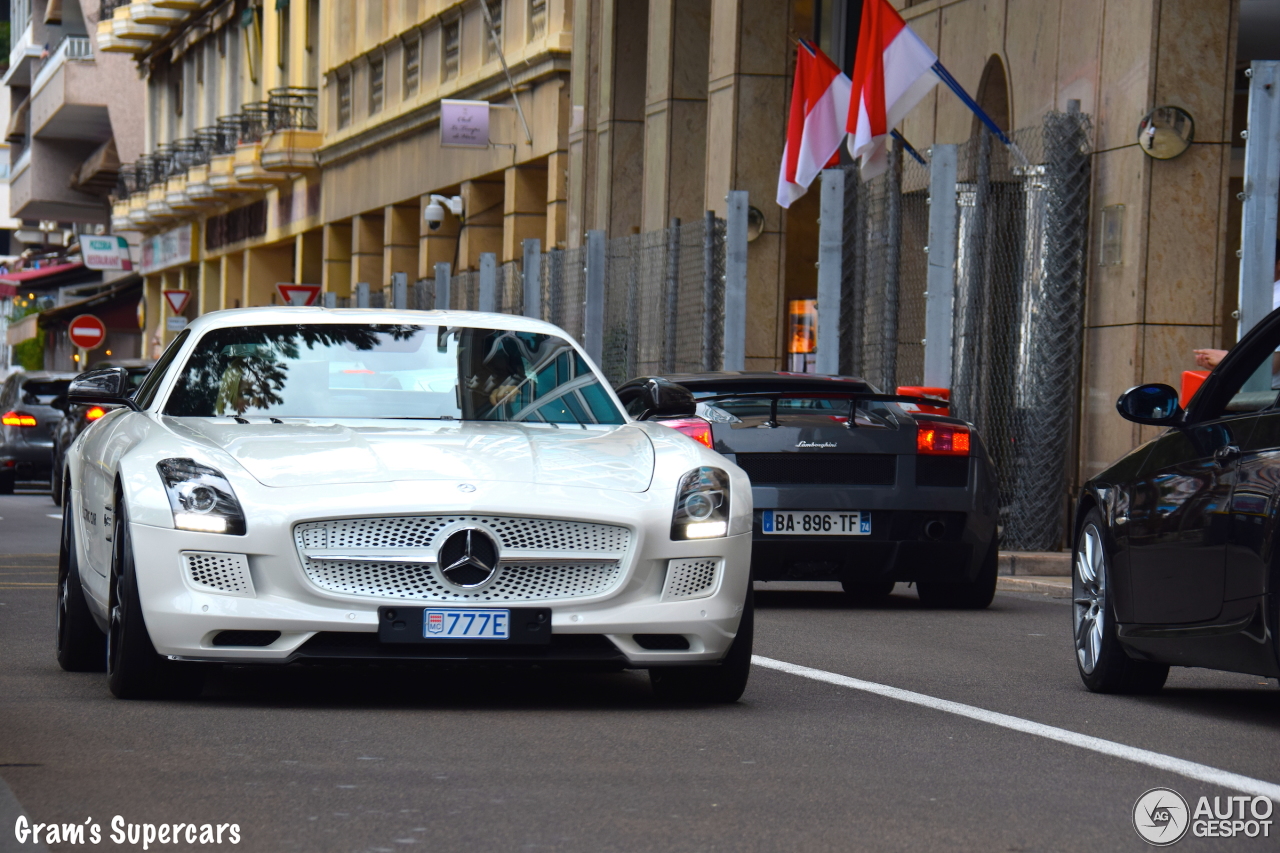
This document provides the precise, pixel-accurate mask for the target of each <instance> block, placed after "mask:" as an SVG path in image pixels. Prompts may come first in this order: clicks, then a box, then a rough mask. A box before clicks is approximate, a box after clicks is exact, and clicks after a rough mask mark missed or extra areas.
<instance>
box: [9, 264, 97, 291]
mask: <svg viewBox="0 0 1280 853" xmlns="http://www.w3.org/2000/svg"><path fill="white" fill-rule="evenodd" d="M83 266H84V264H82V263H80V262H79V261H76V262H75V263H73V264H54V265H53V266H51V267H41V268H40V269H38V270H23V271H22V272H10V273H5V274H4V275H0V287H3V286H4V285H6V284H22V283H23V282H27V281H34V280H36V279H41V278H44V277H45V276H47V275H57V274H58V273H60V272H70V271H71V270H76V269H80V268H81V267H83Z"/></svg>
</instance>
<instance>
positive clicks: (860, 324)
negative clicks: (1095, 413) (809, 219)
mask: <svg viewBox="0 0 1280 853" xmlns="http://www.w3.org/2000/svg"><path fill="white" fill-rule="evenodd" d="M1088 129H1089V127H1088V120H1087V119H1086V118H1085V117H1084V116H1082V115H1080V114H1078V113H1071V114H1067V113H1050V114H1049V115H1047V116H1046V117H1045V120H1044V123H1043V124H1042V125H1041V126H1040V127H1035V128H1029V129H1025V130H1022V131H1019V132H1017V133H1014V134H1013V135H1012V136H1013V139H1014V142H1015V144H1016V145H1017V147H1018V149H1019V150H1020V151H1021V152H1022V154H1023V155H1024V156H1025V158H1026V160H1027V161H1028V163H1029V164H1024V163H1023V162H1022V160H1021V159H1020V158H1019V157H1018V156H1017V154H1016V153H1015V152H1013V151H1012V150H1010V149H1008V148H1006V147H1005V146H1004V145H1002V144H1001V143H1000V142H999V141H997V140H994V138H993V137H992V136H991V135H990V134H988V133H986V132H985V131H984V132H983V133H982V134H981V135H980V136H978V137H976V138H974V139H971V140H970V141H969V142H967V143H966V144H964V145H962V146H960V147H959V151H958V152H957V154H958V158H957V159H958V163H957V182H956V199H957V209H956V219H955V222H956V228H955V235H956V237H955V238H956V247H955V248H956V254H955V259H956V260H955V267H954V276H955V291H954V294H955V295H954V302H953V304H952V306H951V315H952V317H953V328H952V333H951V359H952V363H951V381H950V383H949V387H950V389H951V402H952V410H951V411H952V414H954V415H956V416H957V417H961V418H964V419H966V420H969V421H971V422H973V423H974V424H975V425H976V426H977V428H978V430H979V431H980V433H981V434H982V437H983V440H984V441H985V442H986V445H987V447H988V449H989V450H990V452H991V455H992V457H993V459H994V461H995V465H996V469H997V472H998V475H999V480H1000V513H1001V521H1002V523H1003V525H1004V537H1003V541H1004V545H1005V547H1008V548H1015V549H1023V550H1049V549H1054V548H1057V547H1060V546H1061V544H1062V542H1063V540H1064V530H1065V528H1064V525H1063V522H1064V519H1065V517H1066V511H1065V508H1066V498H1067V477H1068V470H1069V467H1070V462H1071V448H1072V447H1073V446H1074V441H1075V435H1074V429H1075V423H1076V411H1075V409H1076V401H1077V398H1078V395H1079V362H1080V351H1081V340H1082V335H1083V294H1084V279H1085V251H1086V244H1087V240H1088V211H1089V184H1090V162H1089V156H1088V153H1089V151H1088ZM929 179H930V171H929V167H928V166H927V165H922V164H920V163H918V162H916V161H915V160H914V159H912V158H910V157H909V156H906V155H903V154H900V153H898V152H897V151H896V150H895V152H894V155H893V156H892V157H891V168H890V171H889V172H888V173H887V174H886V175H883V176H881V177H879V178H876V179H875V180H873V181H870V182H868V183H865V184H864V183H862V181H861V180H860V179H859V177H858V175H857V171H856V168H849V169H847V170H846V174H845V199H846V204H845V215H844V233H845V234H846V235H848V236H849V239H846V240H845V243H844V252H843V266H842V279H843V281H842V291H841V303H840V304H841V317H840V325H839V328H840V368H841V372H842V373H849V374H854V375H861V376H863V377H864V378H866V379H868V380H869V381H871V382H873V383H875V384H877V385H880V386H881V387H883V388H885V389H887V390H892V389H893V388H895V387H896V386H899V385H922V384H924V350H925V332H924V330H925V310H926V304H927V293H926V291H927V289H928V285H927V276H928V250H929V249H928V243H929Z"/></svg>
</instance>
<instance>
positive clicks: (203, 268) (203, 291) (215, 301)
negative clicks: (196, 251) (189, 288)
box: [196, 259, 223, 315]
mask: <svg viewBox="0 0 1280 853" xmlns="http://www.w3.org/2000/svg"><path fill="white" fill-rule="evenodd" d="M222 307H223V305H222V264H221V262H219V261H218V260H216V259H215V260H212V261H201V262H200V304H199V305H197V306H196V313H197V315H199V314H208V313H209V312H210V311H217V310H218V309H219V308H222Z"/></svg>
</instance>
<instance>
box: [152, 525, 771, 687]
mask: <svg viewBox="0 0 1280 853" xmlns="http://www.w3.org/2000/svg"><path fill="white" fill-rule="evenodd" d="M390 511H391V510H390V509H388V512H389V513H390ZM366 514H369V515H373V513H372V512H369V513H366ZM398 514H403V513H398ZM506 514H510V513H506ZM635 517H636V516H635V515H632V516H631V519H632V526H634V519H635ZM590 520H593V521H596V520H598V521H607V522H608V523H618V519H616V518H607V519H605V518H593V519H590ZM665 527H669V522H666V524H665V526H664V529H665ZM130 531H131V535H132V538H133V546H134V556H135V565H136V566H137V574H138V590H139V595H140V597H141V600H142V611H143V617H144V619H145V621H146V625H147V630H148V632H149V633H150V635H151V641H152V643H153V644H154V645H155V648H156V651H157V652H159V653H160V654H163V655H168V656H171V657H175V658H179V659H184V660H199V661H219V662H229V663H245V664H249V663H253V664H260V663H275V664H284V663H290V662H293V661H295V660H304V659H320V660H386V659H395V660H531V661H538V660H562V661H578V660H580V661H600V660H617V661H622V662H625V664H626V665H629V666H633V667H649V666H662V665H683V664H701V663H714V662H715V661H718V660H719V659H721V658H722V657H723V656H724V655H725V653H726V652H727V651H728V649H729V646H730V644H731V643H732V641H733V638H734V636H735V634H736V633H737V630H738V622H739V620H740V618H741V615H742V608H743V603H744V601H745V600H746V595H747V585H748V584H749V583H750V573H749V566H750V561H751V536H750V534H742V535H738V536H730V537H726V538H723V539H708V540H701V541H689V542H673V541H671V540H670V539H669V537H667V536H666V535H655V534H649V535H646V534H647V531H646V530H645V529H644V528H643V527H640V528H638V529H635V531H634V534H633V535H634V544H633V546H632V551H631V553H630V555H629V556H628V558H627V562H626V571H625V575H624V578H623V580H622V582H621V583H620V584H619V585H618V586H616V587H615V588H614V589H613V590H612V591H609V592H607V593H605V594H603V595H600V596H595V597H592V598H575V599H565V600H544V601H529V602H514V601H513V602H510V604H512V605H517V604H519V605H521V606H524V605H529V606H537V607H548V608H550V609H551V619H552V642H551V644H550V645H549V646H506V645H505V644H503V646H502V648H504V649H505V652H504V651H501V650H500V649H498V648H496V647H495V644H492V643H490V644H484V643H481V644H475V645H472V644H467V645H457V644H449V645H448V646H445V645H443V644H442V645H431V644H425V645H420V644H413V645H399V644H396V645H391V644H382V643H379V642H378V640H377V625H378V606H379V605H406V604H415V605H417V604H424V603H426V604H440V605H444V606H460V605H457V604H453V603H448V604H446V603H445V602H423V601H417V600H413V601H410V600H405V599H388V598H381V597H371V596H354V595H342V594H337V593H332V592H328V591H325V590H322V589H320V588H318V587H316V586H314V585H313V584H311V582H310V581H309V580H307V578H306V575H305V573H304V572H303V568H302V565H301V560H300V559H299V557H298V552H297V550H296V549H295V546H294V542H293V536H292V523H281V524H270V523H256V524H255V523H253V521H251V522H250V531H249V533H247V534H246V535H245V536H224V535H218V534H207V533H194V532H189V531H184V530H174V529H169V528H159V527H153V526H150V525H145V524H139V523H136V522H134V523H131V525H130ZM183 551H212V552H223V553H235V554H245V555H247V557H248V563H249V570H250V573H251V575H252V581H253V587H254V595H253V596H252V597H243V596H232V595H221V594H214V593H209V592H206V591H201V590H197V589H195V588H193V585H192V584H191V583H190V582H189V580H188V577H187V573H186V571H185V568H184V564H183V560H182V557H181V552H183ZM690 558H720V559H721V560H722V563H721V568H720V572H719V578H718V580H717V582H716V585H715V587H714V590H713V591H712V593H711V594H710V595H708V596H706V597H703V598H696V599H687V600H679V601H667V600H663V598H662V588H663V581H664V578H665V574H666V569H667V563H668V561H669V560H672V559H690ZM461 606H465V605H461ZM481 606H485V607H493V606H503V605H502V604H494V603H486V604H483V605H481ZM223 631H273V632H274V631H278V632H280V636H279V637H278V638H277V639H276V640H275V641H274V642H272V643H270V645H267V646H257V647H237V646H223V645H214V642H213V641H214V637H215V636H217V635H218V634H220V633H221V632H223ZM637 634H640V635H644V634H679V635H682V636H683V637H685V639H686V640H687V641H688V644H689V648H688V649H685V650H652V649H645V648H643V647H642V646H641V645H640V643H639V642H637V641H636V639H635V635H637ZM602 643H607V645H603V644H602Z"/></svg>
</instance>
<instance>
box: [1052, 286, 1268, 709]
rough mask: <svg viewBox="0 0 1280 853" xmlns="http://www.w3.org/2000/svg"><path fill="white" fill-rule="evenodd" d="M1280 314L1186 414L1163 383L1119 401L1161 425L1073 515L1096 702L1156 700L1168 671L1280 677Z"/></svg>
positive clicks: (1086, 668) (1093, 484) (1084, 665)
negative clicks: (1279, 546) (1135, 696)
mask: <svg viewBox="0 0 1280 853" xmlns="http://www.w3.org/2000/svg"><path fill="white" fill-rule="evenodd" d="M1278 348H1280V311H1276V312H1273V313H1271V314H1270V315H1268V316H1267V317H1266V318H1265V319H1264V320H1263V321H1262V322H1261V323H1259V324H1258V325H1257V326H1255V327H1254V328H1253V330H1252V331H1250V332H1249V333H1248V334H1247V335H1245V337H1244V338H1243V339H1242V340H1241V341H1240V343H1239V344H1237V345H1236V347H1235V348H1234V349H1232V350H1231V352H1230V353H1228V354H1227V356H1226V357H1225V358H1224V359H1223V360H1222V363H1221V364H1219V365H1218V367H1217V369H1215V370H1214V371H1213V373H1211V374H1210V375H1209V377H1208V379H1206V380H1205V382H1204V384H1203V385H1202V386H1201V387H1200V390H1199V391H1198V392H1197V393H1196V395H1195V397H1193V398H1192V399H1191V400H1190V402H1189V403H1188V404H1187V408H1186V410H1185V411H1184V410H1183V409H1182V408H1181V407H1180V406H1179V404H1178V392H1177V391H1175V390H1174V389H1173V388H1171V387H1169V386H1168V385H1139V386H1137V387H1136V388H1131V389H1129V390H1128V391H1126V392H1125V393H1124V394H1122V395H1121V396H1120V399H1119V400H1118V401H1117V403H1116V407H1117V408H1118V409H1119V411H1120V414H1121V415H1122V416H1123V417H1125V418H1127V419H1128V420H1131V421H1135V422H1137V423H1140V424H1148V425H1152V426H1158V427H1165V428H1166V429H1165V430H1164V431H1163V432H1162V433H1161V434H1160V435H1158V436H1156V437H1155V438H1152V439H1151V440H1149V441H1147V442H1146V443H1144V444H1142V445H1140V446H1139V447H1137V448H1135V449H1134V450H1132V451H1130V452H1129V453H1128V454H1126V455H1125V456H1123V457H1122V458H1121V459H1120V460H1119V461H1117V462H1116V463H1114V464H1113V465H1111V467H1109V468H1108V469H1107V470H1105V471H1103V472H1102V473H1101V474H1098V475H1097V476H1096V477H1094V478H1092V479H1091V480H1089V481H1088V482H1087V483H1086V484H1085V487H1084V489H1083V490H1082V494H1081V496H1080V500H1079V503H1078V505H1077V510H1076V522H1075V525H1074V528H1075V549H1074V555H1073V556H1074V562H1073V573H1072V574H1073V578H1072V586H1073V596H1072V597H1073V599H1074V610H1075V618H1074V632H1075V633H1074V639H1075V651H1076V664H1077V666H1078V668H1079V670H1080V677H1081V678H1082V679H1083V680H1084V683H1085V685H1086V686H1087V687H1088V688H1089V689H1090V690H1092V691H1094V692H1098V693H1144V692H1152V691H1156V690H1159V689H1160V688H1161V687H1162V686H1163V685H1164V681H1165V678H1166V677H1167V676H1168V673H1169V667H1170V666H1200V667H1208V668H1211V669H1223V670H1230V671H1234V672H1245V673H1251V674H1254V675H1261V676H1268V677H1273V678H1274V677H1277V676H1280V660H1278V658H1277V654H1278V649H1277V633H1276V632H1277V627H1278V626H1280V618H1278V613H1277V606H1278V605H1280V562H1278V558H1280V552H1277V551H1276V548H1275V545H1276V542H1277V524H1278V523H1280V520H1278V514H1280V405H1277V393H1278V392H1277V390H1276V388H1277V386H1280V354H1278V353H1277V352H1276V351H1277V349H1278Z"/></svg>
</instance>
